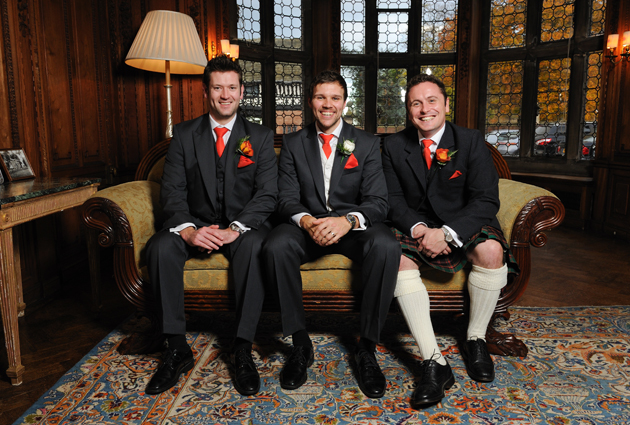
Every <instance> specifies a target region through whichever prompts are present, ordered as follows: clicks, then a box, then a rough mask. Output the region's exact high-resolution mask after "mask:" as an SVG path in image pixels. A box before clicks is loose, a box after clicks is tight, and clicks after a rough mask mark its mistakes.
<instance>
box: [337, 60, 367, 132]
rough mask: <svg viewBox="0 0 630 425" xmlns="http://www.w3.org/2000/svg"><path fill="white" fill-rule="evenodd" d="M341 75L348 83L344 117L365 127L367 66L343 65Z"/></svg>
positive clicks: (358, 126)
mask: <svg viewBox="0 0 630 425" xmlns="http://www.w3.org/2000/svg"><path fill="white" fill-rule="evenodd" d="M341 75H342V76H343V78H344V79H345V80H346V83H347V84H348V100H347V103H346V109H345V111H344V113H343V118H344V120H345V121H346V122H348V123H350V124H352V125H354V126H355V127H357V128H362V129H363V128H365V67H364V66H342V67H341Z"/></svg>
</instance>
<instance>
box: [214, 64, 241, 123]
mask: <svg viewBox="0 0 630 425" xmlns="http://www.w3.org/2000/svg"><path fill="white" fill-rule="evenodd" d="M244 89H245V87H244V86H242V85H240V84H239V80H238V73H236V72H234V71H228V72H216V71H215V72H213V73H212V74H210V82H209V85H208V87H204V90H205V93H204V94H205V96H206V97H208V98H209V99H210V101H209V103H210V115H212V118H213V119H214V120H215V121H216V122H217V123H219V124H221V125H225V124H227V123H228V122H230V120H231V119H232V118H234V115H235V114H236V111H237V110H238V105H239V104H240V101H241V99H242V98H243V91H244Z"/></svg>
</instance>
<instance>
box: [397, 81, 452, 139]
mask: <svg viewBox="0 0 630 425" xmlns="http://www.w3.org/2000/svg"><path fill="white" fill-rule="evenodd" d="M448 113H449V108H448V98H444V95H443V94H442V91H441V90H440V88H439V87H438V86H437V85H436V84H434V83H431V82H424V83H420V84H417V85H415V86H413V87H412V88H411V89H409V93H407V115H408V117H409V121H411V122H412V124H413V126H414V127H416V128H417V129H418V130H419V131H420V134H422V136H423V137H424V138H427V139H428V138H431V137H433V135H434V134H435V133H437V132H438V130H440V129H441V128H442V126H443V125H444V122H445V121H446V114H448Z"/></svg>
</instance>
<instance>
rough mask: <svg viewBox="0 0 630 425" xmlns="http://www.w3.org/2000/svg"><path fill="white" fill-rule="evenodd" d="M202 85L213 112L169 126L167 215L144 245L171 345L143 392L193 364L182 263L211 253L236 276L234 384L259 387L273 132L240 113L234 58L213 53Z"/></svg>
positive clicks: (249, 390) (166, 384)
mask: <svg viewBox="0 0 630 425" xmlns="http://www.w3.org/2000/svg"><path fill="white" fill-rule="evenodd" d="M203 82H204V96H205V97H206V98H207V99H208V103H209V109H210V111H209V114H206V115H203V116H200V117H198V118H196V119H193V120H190V121H186V122H183V123H181V124H178V125H176V126H175V128H174V129H173V139H172V140H171V144H170V147H169V150H168V153H167V154H166V161H165V163H164V175H163V176H162V189H161V190H162V192H161V202H162V205H163V207H164V214H165V216H166V221H165V222H164V225H163V228H162V231H160V232H158V233H157V234H155V235H154V236H153V237H152V238H151V239H150V240H149V243H148V244H147V262H148V266H149V277H150V280H151V283H152V285H153V286H154V288H155V290H156V292H157V294H158V297H159V299H160V300H161V306H162V328H163V329H162V330H163V332H164V335H165V337H166V341H167V344H168V349H167V350H166V352H165V355H164V357H163V362H162V364H161V366H160V367H159V368H158V370H157V372H156V373H155V375H154V376H153V378H152V379H151V381H150V382H149V384H148V385H147V388H146V393H147V394H158V393H161V392H163V391H166V390H167V389H169V388H171V387H172V386H173V385H175V384H176V383H177V381H178V379H179V376H180V375H181V374H182V373H185V372H187V371H188V370H190V369H191V368H192V367H193V365H194V358H193V354H192V351H191V349H190V347H189V346H188V344H187V342H186V319H185V316H184V281H183V272H184V263H185V262H186V261H187V260H188V259H189V258H191V257H193V256H207V255H212V253H213V252H215V251H218V252H221V253H223V254H224V255H225V256H226V257H227V258H228V259H229V260H230V263H231V265H232V275H233V278H234V279H233V280H234V287H235V294H236V309H237V311H236V313H237V316H236V317H237V321H238V328H237V334H236V339H235V342H234V347H233V350H234V351H233V355H234V369H235V375H234V387H235V388H236V389H237V390H238V391H239V392H240V393H241V394H243V395H251V394H255V393H256V392H258V390H259V388H260V378H259V376H258V372H257V370H256V366H255V364H254V361H253V359H252V354H251V350H252V341H253V339H254V335H255V333H256V326H257V324H258V319H259V316H260V312H261V309H262V302H263V298H264V288H263V276H262V272H261V265H260V247H261V246H262V242H263V240H264V238H265V236H266V235H267V233H268V232H269V231H270V229H271V226H270V224H269V223H268V218H269V216H270V214H271V213H272V212H273V211H274V209H275V207H276V203H277V195H278V187H277V160H276V155H275V152H274V149H273V133H272V132H271V130H269V129H267V128H265V127H262V126H260V125H257V124H253V123H251V122H249V121H247V120H246V119H244V118H243V117H241V116H240V115H239V114H237V109H238V106H239V103H240V100H241V99H242V97H243V90H244V86H243V81H242V70H241V68H240V66H239V65H238V63H236V62H233V61H231V60H230V59H229V58H227V57H225V56H219V57H217V58H215V59H212V60H211V61H209V62H208V65H207V66H206V69H205V72H204V76H203Z"/></svg>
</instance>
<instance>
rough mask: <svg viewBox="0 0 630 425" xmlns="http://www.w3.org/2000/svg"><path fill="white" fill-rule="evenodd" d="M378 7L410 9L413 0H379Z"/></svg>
mask: <svg viewBox="0 0 630 425" xmlns="http://www.w3.org/2000/svg"><path fill="white" fill-rule="evenodd" d="M376 7H377V8H378V9H409V8H410V7H411V0H377V2H376Z"/></svg>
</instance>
